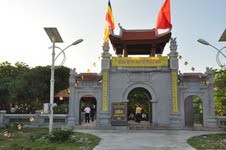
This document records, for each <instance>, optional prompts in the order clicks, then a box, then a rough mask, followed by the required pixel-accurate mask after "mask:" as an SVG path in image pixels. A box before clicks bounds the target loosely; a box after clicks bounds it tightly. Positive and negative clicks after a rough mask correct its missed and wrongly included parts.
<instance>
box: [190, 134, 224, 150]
mask: <svg viewBox="0 0 226 150" xmlns="http://www.w3.org/2000/svg"><path fill="white" fill-rule="evenodd" d="M224 139H226V134H209V135H201V136H195V137H191V138H189V139H188V140H187V142H188V144H190V145H191V146H192V147H194V148H195V149H197V150H205V149H226V145H225V142H224Z"/></svg>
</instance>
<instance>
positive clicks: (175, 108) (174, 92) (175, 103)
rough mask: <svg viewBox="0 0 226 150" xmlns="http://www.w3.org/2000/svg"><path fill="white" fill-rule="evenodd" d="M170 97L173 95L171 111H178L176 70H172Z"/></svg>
mask: <svg viewBox="0 0 226 150" xmlns="http://www.w3.org/2000/svg"><path fill="white" fill-rule="evenodd" d="M172 97H173V112H178V83H177V72H175V71H172Z"/></svg>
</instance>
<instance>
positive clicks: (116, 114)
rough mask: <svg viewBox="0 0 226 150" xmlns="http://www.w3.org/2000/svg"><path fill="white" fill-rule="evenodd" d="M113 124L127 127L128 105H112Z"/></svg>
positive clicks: (118, 103)
mask: <svg viewBox="0 0 226 150" xmlns="http://www.w3.org/2000/svg"><path fill="white" fill-rule="evenodd" d="M111 112H112V116H111V118H112V120H111V124H112V125H115V126H122V125H127V103H120V102H117V103H112V109H111Z"/></svg>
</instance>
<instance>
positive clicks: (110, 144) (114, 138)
mask: <svg viewBox="0 0 226 150" xmlns="http://www.w3.org/2000/svg"><path fill="white" fill-rule="evenodd" d="M76 131H77V132H83V133H89V134H93V135H96V136H98V137H100V138H101V139H102V140H101V142H100V144H99V145H98V146H96V147H95V148H94V150H194V148H193V147H191V146H190V145H189V144H187V142H186V140H187V139H188V138H190V137H193V136H197V135H203V134H212V133H217V132H216V131H188V130H179V131H177V130H76Z"/></svg>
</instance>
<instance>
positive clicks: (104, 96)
mask: <svg viewBox="0 0 226 150" xmlns="http://www.w3.org/2000/svg"><path fill="white" fill-rule="evenodd" d="M102 77H103V78H102V111H103V112H108V72H107V71H104V72H102Z"/></svg>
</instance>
